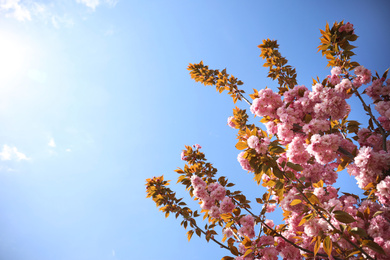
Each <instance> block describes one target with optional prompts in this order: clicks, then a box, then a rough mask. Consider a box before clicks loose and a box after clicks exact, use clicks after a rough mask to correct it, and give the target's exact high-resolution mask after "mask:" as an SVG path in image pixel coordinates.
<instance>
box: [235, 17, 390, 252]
mask: <svg viewBox="0 0 390 260" xmlns="http://www.w3.org/2000/svg"><path fill="white" fill-rule="evenodd" d="M340 30H341V31H346V32H349V31H351V30H353V27H352V25H351V24H346V25H344V27H342V28H340ZM354 73H355V76H354V77H353V79H351V80H350V79H349V78H348V77H347V76H345V77H343V75H342V74H343V71H342V69H341V68H340V67H334V68H333V69H332V70H331V75H329V76H328V85H322V84H320V83H317V84H315V85H314V86H313V88H312V90H311V91H310V90H309V89H307V88H306V87H305V86H295V87H294V88H293V89H290V90H288V91H286V92H284V94H283V96H281V95H279V94H277V93H275V92H273V91H272V90H270V89H268V88H266V89H263V90H260V91H259V92H258V93H257V96H256V98H255V99H254V100H253V104H252V106H251V112H252V113H253V114H255V115H256V116H260V117H265V118H267V120H268V122H267V123H266V127H267V131H268V133H270V134H272V135H276V136H277V139H278V141H279V142H280V143H281V144H283V145H286V146H287V145H288V148H287V149H286V152H285V153H283V154H281V155H280V157H279V159H278V160H277V162H278V165H279V167H280V168H281V169H283V167H284V168H285V167H286V166H285V165H286V162H292V163H295V164H299V165H301V166H302V167H303V169H302V170H301V171H297V170H293V169H289V171H292V172H293V173H294V174H295V175H296V177H297V178H302V177H303V179H304V180H305V182H309V183H317V182H320V181H321V182H322V183H323V184H324V186H322V187H313V186H306V188H304V190H303V191H302V192H299V191H298V189H297V188H296V187H294V186H287V187H286V191H285V192H284V194H283V197H281V198H279V199H280V200H279V203H280V204H279V205H280V207H281V208H282V210H283V211H284V212H289V215H288V217H287V218H286V224H287V229H285V230H284V231H283V232H282V233H281V235H282V236H283V237H285V238H287V239H288V240H290V241H292V242H293V243H299V245H300V247H302V248H305V249H307V250H310V251H314V243H313V237H317V236H322V237H324V236H329V237H330V240H331V241H332V242H333V243H334V244H337V246H338V247H339V248H340V249H342V250H351V251H352V250H353V249H354V248H353V246H352V245H351V243H350V242H348V241H353V242H356V241H357V240H356V236H351V234H349V233H345V234H344V236H340V234H339V233H337V232H336V233H335V232H333V229H334V227H339V226H340V225H343V224H344V223H343V222H342V221H340V219H337V218H335V217H334V216H332V217H331V218H330V219H329V220H327V219H325V218H318V217H317V218H311V219H309V220H307V221H303V217H304V216H305V215H307V214H308V212H307V206H305V203H301V201H302V195H301V194H302V193H305V194H313V196H315V197H316V199H317V200H318V202H317V203H318V205H319V206H320V207H321V208H322V209H323V210H325V211H328V212H332V211H340V212H346V213H348V214H349V215H350V216H353V218H354V221H351V222H353V223H351V224H350V225H351V227H352V228H354V227H356V228H360V229H363V230H366V232H367V234H368V235H369V236H370V237H371V238H372V239H373V241H374V242H375V243H377V244H378V245H380V246H381V247H382V248H383V250H384V251H385V252H386V254H387V255H390V232H389V231H390V222H389V219H390V208H389V206H390V199H389V198H390V176H387V177H386V175H384V173H385V172H386V171H389V170H390V153H389V152H387V151H385V150H384V149H383V142H384V140H383V135H382V134H381V133H380V132H379V131H374V130H372V128H371V129H368V128H361V129H360V130H358V131H357V132H356V140H357V141H358V143H359V145H360V148H358V147H357V146H356V145H355V144H354V143H353V142H352V141H351V140H350V139H346V137H345V136H344V135H343V134H342V133H341V132H339V131H333V132H332V131H331V130H330V129H331V122H332V121H333V120H340V119H343V118H345V117H346V116H347V115H348V114H349V112H350V106H349V105H348V104H347V102H346V100H347V99H348V98H350V97H351V95H352V93H353V90H354V88H355V89H356V88H359V87H361V86H362V85H363V84H369V83H370V82H371V78H372V75H371V71H370V70H368V69H366V68H364V67H363V66H358V67H357V68H355V70H354ZM365 92H366V94H367V95H369V96H370V97H371V98H372V99H373V100H374V102H376V106H375V108H376V110H377V111H378V113H379V114H380V115H381V116H380V117H379V119H378V120H379V122H380V123H381V125H382V127H383V128H384V129H385V130H387V131H388V130H390V79H389V80H387V81H385V80H383V79H376V80H374V81H373V82H372V85H370V86H369V87H367V88H366V91H365ZM247 144H248V149H255V150H256V153H257V154H258V155H259V156H263V155H266V154H267V152H268V151H267V149H268V146H269V144H270V139H265V138H264V139H261V138H259V137H257V136H255V135H252V136H249V137H247ZM386 146H387V147H390V142H389V141H386ZM356 150H357V152H356ZM345 152H346V153H349V155H351V154H352V153H354V154H355V155H356V156H354V159H353V160H352V161H351V163H350V164H349V165H348V166H347V170H348V173H349V174H351V175H353V176H354V177H355V178H356V180H357V184H358V186H359V187H360V188H361V189H367V187H369V186H368V185H369V184H371V185H373V186H372V187H375V186H376V189H375V190H374V191H375V196H376V198H377V199H378V202H379V203H381V204H379V203H378V202H376V201H373V200H364V201H361V202H360V201H358V199H357V197H355V196H352V195H339V194H338V189H336V188H334V187H333V186H331V185H333V184H334V183H335V182H336V180H337V177H338V174H337V172H336V171H335V168H337V167H338V166H339V165H340V163H341V159H342V158H341V157H342V155H343V153H345ZM248 158H249V157H248ZM237 159H238V161H239V163H240V164H241V166H242V168H243V169H244V170H247V171H253V168H252V167H251V164H250V159H247V157H246V153H245V152H241V153H240V154H239V155H238V158H237ZM262 179H263V181H264V182H267V181H269V180H271V179H272V177H270V176H267V175H263V177H262ZM293 201H300V202H299V203H293ZM267 212H269V211H268V210H267ZM358 212H361V213H364V212H366V213H364V214H366V216H365V217H363V215H364V214H363V215H362V214H358ZM367 212H368V213H367ZM376 212H378V213H377V214H375V213H376ZM367 214H370V216H369V217H367ZM374 214H375V216H374ZM246 218H249V217H247V216H245V219H246ZM242 219H244V218H242ZM245 221H246V220H245ZM245 221H243V223H241V222H240V224H243V227H242V228H241V229H240V230H239V235H241V236H248V237H251V236H252V235H253V234H251V233H249V231H247V229H246V228H247V227H248V226H247V225H246V223H247V222H245ZM302 221H303V224H302ZM250 224H251V225H250V226H251V229H250V231H252V222H250ZM244 226H245V228H244ZM298 237H300V240H299V241H298V240H297V238H298ZM259 238H260V239H257V240H256V241H259V240H262V236H259ZM260 244H261V243H260ZM258 246H260V245H252V249H253V252H256V254H254V253H252V254H249V255H247V256H246V257H245V258H243V257H241V256H238V257H236V259H238V260H240V259H254V257H253V256H254V255H257V256H260V255H261V256H262V258H261V259H274V258H272V257H270V258H267V253H264V254H263V253H261V252H260V251H261V250H268V251H269V252H271V251H272V252H273V255H278V254H280V255H281V256H282V257H283V259H302V253H304V252H301V251H300V250H298V249H297V248H296V247H294V246H293V245H291V244H289V243H287V242H286V241H285V240H284V239H282V238H281V237H275V238H274V239H273V240H272V241H271V240H270V242H269V246H265V247H263V248H262V249H261V246H260V247H258ZM259 248H260V249H259ZM244 249H245V250H244ZM364 249H365V250H366V252H368V254H369V255H370V256H371V257H373V258H376V259H387V258H386V256H385V255H383V254H379V253H378V252H376V251H374V250H372V249H371V248H369V247H364ZM246 250H248V248H242V250H241V251H240V252H241V253H242V254H244V253H245V251H246ZM256 250H257V251H256ZM318 252H319V253H321V254H326V252H325V250H324V248H322V247H321V248H320V249H319V251H318ZM275 259H277V258H275Z"/></svg>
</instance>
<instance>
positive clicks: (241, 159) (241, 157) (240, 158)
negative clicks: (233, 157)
mask: <svg viewBox="0 0 390 260" xmlns="http://www.w3.org/2000/svg"><path fill="white" fill-rule="evenodd" d="M244 154H245V152H241V153H239V154H238V156H237V160H238V162H239V163H240V164H241V167H242V169H244V170H245V171H253V169H252V167H251V166H250V164H249V161H248V160H247V159H245V158H244Z"/></svg>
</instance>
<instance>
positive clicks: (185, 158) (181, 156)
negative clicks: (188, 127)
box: [180, 151, 187, 161]
mask: <svg viewBox="0 0 390 260" xmlns="http://www.w3.org/2000/svg"><path fill="white" fill-rule="evenodd" d="M180 158H181V159H182V161H186V160H187V156H186V155H185V152H184V151H182V152H181V154H180Z"/></svg>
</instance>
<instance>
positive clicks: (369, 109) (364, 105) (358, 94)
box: [352, 84, 387, 152]
mask: <svg viewBox="0 0 390 260" xmlns="http://www.w3.org/2000/svg"><path fill="white" fill-rule="evenodd" d="M352 88H353V90H354V92H355V94H356V96H357V97H358V98H359V99H360V102H362V104H363V107H364V110H365V111H367V113H368V115H369V116H370V118H371V119H372V120H373V121H374V123H375V124H376V125H377V126H378V128H379V131H380V132H381V134H382V138H383V142H382V147H383V150H384V151H386V152H387V148H386V137H387V135H386V131H385V129H383V127H382V125H381V124H380V123H379V122H378V121H377V120H376V118H375V117H374V115H373V114H372V111H371V108H370V107H369V106H367V104H366V102H364V100H363V98H362V96H361V95H360V93H359V91H358V90H357V88H356V87H355V86H354V85H353V84H352Z"/></svg>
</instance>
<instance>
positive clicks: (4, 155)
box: [0, 144, 31, 161]
mask: <svg viewBox="0 0 390 260" xmlns="http://www.w3.org/2000/svg"><path fill="white" fill-rule="evenodd" d="M0 159H1V160H2V161H10V160H15V161H22V160H30V159H31V158H28V157H27V156H26V155H25V154H24V153H21V152H19V151H18V149H17V148H16V147H15V146H14V147H10V146H8V145H6V144H5V145H3V150H2V151H1V152H0Z"/></svg>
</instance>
